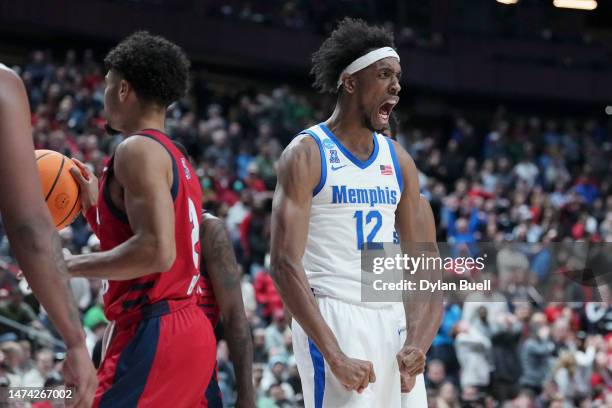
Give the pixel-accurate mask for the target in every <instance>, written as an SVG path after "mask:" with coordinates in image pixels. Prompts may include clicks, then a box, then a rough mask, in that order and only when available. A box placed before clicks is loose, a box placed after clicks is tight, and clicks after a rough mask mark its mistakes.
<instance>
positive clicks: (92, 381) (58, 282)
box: [0, 64, 96, 408]
mask: <svg viewBox="0 0 612 408" xmlns="http://www.w3.org/2000/svg"><path fill="white" fill-rule="evenodd" d="M30 123H31V117H30V107H29V105H28V96H27V94H26V89H25V87H24V85H23V82H22V81H21V79H20V78H19V76H18V75H17V74H16V73H15V72H13V71H12V70H10V69H8V68H7V67H6V66H5V65H3V64H0V213H1V214H2V223H3V224H4V228H5V229H6V234H7V235H8V238H9V242H10V244H11V251H12V252H13V254H14V255H15V257H16V258H17V261H18V262H19V266H20V267H21V269H22V270H23V274H24V275H25V277H26V279H27V280H28V283H29V285H30V286H31V287H32V290H33V291H34V295H35V296H36V298H37V299H38V300H39V301H40V303H41V304H42V305H43V306H44V307H45V310H46V311H47V313H48V314H49V317H50V318H51V321H52V322H53V325H54V326H55V327H56V328H57V330H58V331H59V333H60V334H61V336H62V338H63V339H64V342H65V343H66V348H67V353H66V360H65V362H64V369H63V374H64V378H65V380H66V383H67V384H68V385H70V386H74V387H76V392H75V395H74V398H73V399H72V400H67V402H68V403H70V404H71V406H74V407H78V408H85V407H88V406H90V405H91V400H92V399H93V393H94V390H95V388H96V377H95V370H94V367H93V364H92V362H91V359H90V357H89V353H88V352H87V348H86V347H85V336H84V333H83V327H82V326H81V322H80V320H79V311H78V309H77V307H76V304H75V302H74V299H73V297H72V293H71V292H70V286H69V285H68V273H67V271H66V264H65V263H64V258H63V257H62V247H61V240H60V237H59V234H58V233H57V231H56V230H55V227H54V225H53V221H52V220H51V216H50V215H49V211H48V210H47V207H46V206H45V202H44V201H43V192H42V189H41V187H40V181H39V177H38V172H37V171H36V163H35V160H34V143H33V141H32V128H31V125H30ZM9 385H11V386H14V385H15V384H9ZM5 395H6V394H5Z"/></svg>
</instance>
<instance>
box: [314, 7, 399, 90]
mask: <svg viewBox="0 0 612 408" xmlns="http://www.w3.org/2000/svg"><path fill="white" fill-rule="evenodd" d="M381 47H393V48H395V43H394V40H393V33H391V32H389V31H387V30H385V29H384V28H383V27H378V26H371V25H368V24H367V23H366V22H365V21H363V20H360V19H354V18H350V17H346V18H345V19H344V20H342V21H340V23H339V24H338V27H337V28H336V29H335V30H334V31H333V32H332V33H331V35H330V36H329V38H327V39H326V40H325V41H324V42H323V44H322V45H321V48H319V50H318V51H316V52H315V53H314V54H313V55H312V69H311V70H310V73H311V74H312V75H314V77H315V80H314V86H315V88H317V89H318V90H319V91H320V92H327V93H335V92H336V91H337V83H338V77H339V76H340V74H341V73H342V71H343V70H344V68H346V67H347V66H348V65H349V64H350V63H351V62H353V61H354V60H356V59H357V58H359V57H361V56H362V55H365V54H366V53H368V52H369V51H371V50H373V49H376V48H381Z"/></svg>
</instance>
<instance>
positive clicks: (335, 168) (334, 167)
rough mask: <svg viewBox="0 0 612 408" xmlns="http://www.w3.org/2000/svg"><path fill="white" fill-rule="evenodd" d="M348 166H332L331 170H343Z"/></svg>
mask: <svg viewBox="0 0 612 408" xmlns="http://www.w3.org/2000/svg"><path fill="white" fill-rule="evenodd" d="M346 166H348V164H343V165H342V166H334V165H333V164H332V166H331V169H332V170H333V171H336V170H340V169H341V168H343V167H346Z"/></svg>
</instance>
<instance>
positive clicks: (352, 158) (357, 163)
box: [319, 123, 378, 170]
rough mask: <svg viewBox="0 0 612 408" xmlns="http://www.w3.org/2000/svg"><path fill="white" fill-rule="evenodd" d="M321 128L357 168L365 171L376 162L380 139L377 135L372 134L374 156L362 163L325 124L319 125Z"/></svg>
mask: <svg viewBox="0 0 612 408" xmlns="http://www.w3.org/2000/svg"><path fill="white" fill-rule="evenodd" d="M319 127H320V128H321V129H323V131H324V132H325V134H327V136H329V138H330V139H331V140H333V141H334V143H335V144H336V146H338V149H340V151H341V152H342V153H344V155H345V156H346V157H348V159H349V160H350V161H352V162H353V164H355V166H357V167H359V168H360V169H362V170H363V169H365V168H367V167H368V166H369V165H370V164H372V162H374V160H376V156H378V138H377V137H376V134H375V133H372V137H373V139H374V150H373V151H372V154H371V155H370V157H369V158H368V160H366V161H361V160H359V159H358V158H357V157H355V156H354V155H353V153H351V152H350V151H349V150H348V149H347V148H346V147H344V145H343V144H342V143H340V141H339V140H338V139H337V138H336V136H334V134H333V133H332V131H331V130H329V128H328V127H327V126H326V125H325V123H321V124H319Z"/></svg>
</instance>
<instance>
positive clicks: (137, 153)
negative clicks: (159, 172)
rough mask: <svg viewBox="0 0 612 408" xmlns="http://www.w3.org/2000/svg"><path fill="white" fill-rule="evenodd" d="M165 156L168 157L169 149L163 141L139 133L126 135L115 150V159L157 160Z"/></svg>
mask: <svg viewBox="0 0 612 408" xmlns="http://www.w3.org/2000/svg"><path fill="white" fill-rule="evenodd" d="M163 157H168V151H167V149H166V148H165V147H164V146H163V145H162V144H161V143H159V142H158V141H156V140H155V139H152V138H150V137H147V136H143V135H138V134H134V135H131V136H128V137H126V138H125V139H124V140H122V141H121V143H119V144H118V145H117V148H116V150H115V160H122V161H131V160H141V161H145V160H146V161H152V162H155V161H157V160H159V159H162V160H163Z"/></svg>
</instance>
